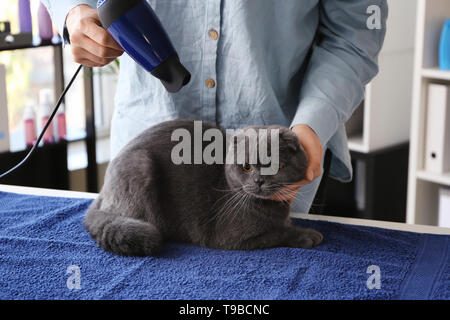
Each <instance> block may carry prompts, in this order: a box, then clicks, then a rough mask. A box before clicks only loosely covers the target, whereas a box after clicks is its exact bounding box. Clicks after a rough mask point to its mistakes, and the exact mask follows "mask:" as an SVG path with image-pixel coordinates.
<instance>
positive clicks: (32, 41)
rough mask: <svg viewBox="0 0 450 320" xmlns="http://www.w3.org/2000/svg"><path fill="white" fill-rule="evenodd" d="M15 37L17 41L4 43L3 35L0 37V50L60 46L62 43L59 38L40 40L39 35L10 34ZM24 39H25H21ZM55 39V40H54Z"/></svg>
mask: <svg viewBox="0 0 450 320" xmlns="http://www.w3.org/2000/svg"><path fill="white" fill-rule="evenodd" d="M12 36H16V37H17V39H18V40H17V42H15V43H14V42H13V43H5V41H4V39H5V35H1V37H0V52H1V51H9V50H19V49H33V48H41V47H50V46H53V47H55V46H60V45H61V44H62V41H61V38H60V37H59V36H58V37H54V38H53V39H52V40H42V39H40V38H39V36H33V37H31V38H30V37H26V35H12ZM23 39H25V40H23ZM56 39H57V40H56Z"/></svg>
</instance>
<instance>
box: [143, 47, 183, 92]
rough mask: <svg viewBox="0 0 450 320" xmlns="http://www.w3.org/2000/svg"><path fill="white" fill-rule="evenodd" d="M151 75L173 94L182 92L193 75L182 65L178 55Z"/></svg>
mask: <svg viewBox="0 0 450 320" xmlns="http://www.w3.org/2000/svg"><path fill="white" fill-rule="evenodd" d="M151 74H152V75H153V76H154V77H156V78H158V79H159V80H161V82H162V84H163V85H164V87H165V88H166V90H167V91H169V92H171V93H173V92H178V91H180V89H181V88H182V87H183V86H185V85H186V84H188V83H189V81H190V80H191V74H190V73H189V71H188V70H187V69H186V68H185V67H184V66H183V65H182V64H181V62H180V58H179V57H178V54H176V53H174V54H173V55H171V56H170V57H169V58H167V59H166V60H164V61H163V62H162V63H161V64H160V65H159V66H157V67H156V68H155V69H153V71H152V72H151Z"/></svg>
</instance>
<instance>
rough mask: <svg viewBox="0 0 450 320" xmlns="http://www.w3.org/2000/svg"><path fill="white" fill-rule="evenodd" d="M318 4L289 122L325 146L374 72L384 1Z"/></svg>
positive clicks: (381, 35) (382, 32)
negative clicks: (311, 132) (301, 126)
mask: <svg viewBox="0 0 450 320" xmlns="http://www.w3.org/2000/svg"><path fill="white" fill-rule="evenodd" d="M319 6H320V9H319V10H320V13H319V14H320V19H319V27H318V31H317V36H316V41H315V43H314V45H313V48H312V53H311V57H310V60H309V63H308V65H307V68H306V71H305V72H306V73H305V76H304V80H303V84H302V88H301V93H300V100H299V101H300V102H299V106H298V109H297V112H296V114H295V116H294V119H293V121H292V124H291V126H294V125H298V124H306V125H308V126H310V127H311V128H312V129H313V130H314V131H315V132H316V134H317V135H318V137H319V139H320V142H321V143H322V145H326V143H327V142H328V141H329V140H330V139H331V137H332V136H333V135H334V134H335V133H336V131H337V129H338V127H339V126H340V125H341V124H343V123H345V122H346V121H347V120H348V119H349V118H350V116H351V114H352V113H353V111H354V110H355V109H356V108H357V106H358V105H359V104H360V103H361V101H362V99H363V97H364V86H365V85H366V84H367V83H369V82H370V80H372V78H373V77H375V75H376V74H377V73H378V54H379V52H380V50H381V47H382V45H383V41H384V37H385V35H386V20H387V15H388V7H387V1H386V0H321V1H320V4H319ZM378 22H379V23H378Z"/></svg>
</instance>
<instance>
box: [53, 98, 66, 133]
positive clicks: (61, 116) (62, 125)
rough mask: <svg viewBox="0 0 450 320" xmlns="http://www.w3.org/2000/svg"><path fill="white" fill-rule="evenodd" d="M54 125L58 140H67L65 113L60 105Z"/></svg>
mask: <svg viewBox="0 0 450 320" xmlns="http://www.w3.org/2000/svg"><path fill="white" fill-rule="evenodd" d="M56 125H57V132H58V139H59V140H67V127H66V112H65V108H64V105H62V106H61V107H60V108H59V110H58V113H57V114H56Z"/></svg>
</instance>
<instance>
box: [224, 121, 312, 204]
mask: <svg viewBox="0 0 450 320" xmlns="http://www.w3.org/2000/svg"><path fill="white" fill-rule="evenodd" d="M250 130H253V131H252V132H254V131H256V132H257V134H258V140H257V142H256V140H253V141H252V140H251V138H249V132H250ZM262 130H265V131H262ZM261 132H263V133H266V134H263V135H262V136H261V135H260V133H261ZM272 134H274V135H272ZM275 136H276V137H277V138H278V139H277V142H275V141H273V138H275ZM262 137H265V138H262ZM239 139H241V140H239ZM243 140H245V141H248V142H249V143H247V142H246V144H245V146H246V147H245V161H239V160H238V159H239V157H238V156H237V153H238V152H239V149H240V147H239V142H238V141H243ZM233 146H234V147H235V148H234V149H231V148H230V149H229V150H228V155H227V156H230V155H233V153H232V152H231V151H230V150H233V151H234V159H235V160H236V162H233V163H232V164H227V165H226V169H225V170H226V177H227V180H228V183H229V185H230V186H231V187H232V188H233V189H235V190H241V191H243V192H245V193H247V194H249V195H251V196H254V197H257V198H262V199H271V200H276V201H289V200H290V199H291V198H293V196H294V194H293V189H296V188H297V184H298V183H299V181H304V180H305V179H306V169H307V167H308V158H307V155H306V153H305V151H304V149H303V147H302V145H301V143H300V142H299V139H298V136H297V135H296V134H295V133H294V132H293V131H291V130H290V129H288V128H286V127H281V126H269V127H248V128H245V129H244V130H243V131H242V132H240V133H238V134H237V135H236V139H234V142H233ZM277 146H278V148H276V147H277ZM230 147H231V146H230ZM260 147H261V150H260ZM262 150H264V151H265V150H267V151H268V153H269V155H268V158H269V159H270V160H269V162H264V161H263V156H262V155H261V151H262ZM275 150H276V151H277V152H276V153H275ZM264 151H263V152H264ZM252 152H254V153H252ZM251 154H257V161H255V162H252V160H251V156H250V155H251ZM228 163H230V162H228ZM268 169H270V170H268Z"/></svg>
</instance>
